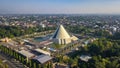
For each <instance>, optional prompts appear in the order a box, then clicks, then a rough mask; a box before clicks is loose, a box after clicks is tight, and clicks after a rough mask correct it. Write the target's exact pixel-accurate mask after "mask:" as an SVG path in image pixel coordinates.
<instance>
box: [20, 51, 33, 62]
mask: <svg viewBox="0 0 120 68" xmlns="http://www.w3.org/2000/svg"><path fill="white" fill-rule="evenodd" d="M18 53H20V54H21V55H23V56H24V57H26V58H27V60H28V59H31V58H33V57H35V55H34V54H33V53H31V52H29V51H26V50H21V51H18Z"/></svg>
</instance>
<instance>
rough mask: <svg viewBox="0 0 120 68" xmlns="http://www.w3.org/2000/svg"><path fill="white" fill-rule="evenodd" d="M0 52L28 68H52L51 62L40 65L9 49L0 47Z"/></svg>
mask: <svg viewBox="0 0 120 68" xmlns="http://www.w3.org/2000/svg"><path fill="white" fill-rule="evenodd" d="M0 50H1V52H2V53H4V54H5V55H8V56H10V57H12V58H14V59H16V60H18V61H20V62H21V63H23V64H24V65H26V66H28V67H30V68H52V64H51V62H48V63H46V64H40V63H38V62H37V61H35V60H34V59H29V58H27V57H25V56H23V55H22V54H20V53H18V52H17V51H15V50H12V49H11V48H7V47H5V46H2V45H0Z"/></svg>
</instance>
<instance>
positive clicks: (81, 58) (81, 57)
mask: <svg viewBox="0 0 120 68" xmlns="http://www.w3.org/2000/svg"><path fill="white" fill-rule="evenodd" d="M91 58H92V57H91V56H88V55H81V56H80V60H82V61H85V62H88V60H89V59H91Z"/></svg>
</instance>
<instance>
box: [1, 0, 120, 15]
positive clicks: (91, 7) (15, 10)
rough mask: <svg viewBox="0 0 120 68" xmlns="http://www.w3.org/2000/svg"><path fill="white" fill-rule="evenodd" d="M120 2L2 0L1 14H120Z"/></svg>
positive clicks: (116, 0) (102, 0) (117, 0)
mask: <svg viewBox="0 0 120 68" xmlns="http://www.w3.org/2000/svg"><path fill="white" fill-rule="evenodd" d="M119 7H120V0H0V14H120V8H119Z"/></svg>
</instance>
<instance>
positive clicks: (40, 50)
mask: <svg viewBox="0 0 120 68" xmlns="http://www.w3.org/2000/svg"><path fill="white" fill-rule="evenodd" d="M35 51H37V52H40V53H42V54H45V55H49V56H50V52H47V51H44V50H42V49H35Z"/></svg>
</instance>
